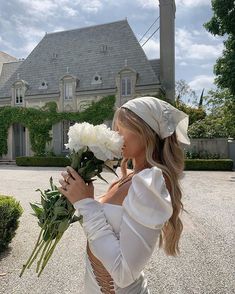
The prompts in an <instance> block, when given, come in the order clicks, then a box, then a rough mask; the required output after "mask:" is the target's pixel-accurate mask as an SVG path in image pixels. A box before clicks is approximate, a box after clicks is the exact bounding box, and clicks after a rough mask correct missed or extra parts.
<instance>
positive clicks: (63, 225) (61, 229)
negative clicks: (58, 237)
mask: <svg viewBox="0 0 235 294" xmlns="http://www.w3.org/2000/svg"><path fill="white" fill-rule="evenodd" d="M68 227H69V222H68V219H66V220H65V221H63V222H61V223H60V224H59V226H58V232H59V233H63V232H65V231H66V230H67V229H68Z"/></svg>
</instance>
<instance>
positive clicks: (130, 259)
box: [60, 97, 189, 294]
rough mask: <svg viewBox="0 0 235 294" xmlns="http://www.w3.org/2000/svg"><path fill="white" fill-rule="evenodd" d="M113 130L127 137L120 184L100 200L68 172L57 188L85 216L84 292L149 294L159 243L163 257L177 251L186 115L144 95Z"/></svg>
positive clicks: (127, 107) (120, 112)
mask: <svg viewBox="0 0 235 294" xmlns="http://www.w3.org/2000/svg"><path fill="white" fill-rule="evenodd" d="M113 127H114V129H115V130H117V131H118V132H119V133H120V134H121V135H122V136H123V137H124V146H123V150H122V151H123V161H122V164H121V170H122V177H121V179H120V180H119V181H117V182H115V183H114V184H112V185H111V187H110V188H109V190H108V191H107V193H106V194H105V195H103V197H101V198H100V200H99V201H96V200H94V188H93V185H92V183H91V184H89V185H86V184H85V183H84V181H83V180H82V179H81V178H80V177H79V176H78V175H77V174H76V172H75V171H74V170H73V169H72V168H70V167H68V170H67V173H62V175H63V180H60V183H61V185H62V187H61V188H60V191H61V192H62V193H63V194H64V195H65V196H66V197H67V198H68V200H69V201H70V202H71V203H73V205H74V207H75V208H76V209H77V210H78V212H79V213H80V214H81V215H82V216H83V224H82V226H83V229H84V232H85V234H86V236H87V241H88V242H87V260H86V262H87V266H86V274H85V293H87V294H96V293H122V294H144V293H149V290H148V289H147V283H146V279H145V278H144V274H143V272H142V270H143V268H144V267H145V265H146V264H147V262H148V261H149V259H150V257H151V255H152V253H153V251H154V248H155V245H156V242H157V240H158V238H159V246H160V247H162V248H163V249H164V250H165V252H166V254H168V255H173V256H174V255H176V254H177V253H179V246H178V244H179V239H180V235H181V232H182V228H183V226H182V223H181V220H180V218H179V214H180V212H181V210H182V208H183V205H182V203H181V190H180V186H179V177H180V175H181V174H182V171H183V168H184V156H183V152H182V150H181V148H180V145H179V142H182V143H186V144H188V143H189V139H188V137H187V128H188V116H187V115H186V114H185V113H183V112H181V111H179V110H177V109H176V108H174V107H173V106H171V105H170V104H168V103H166V102H164V101H161V100H159V99H157V98H154V97H141V98H136V99H133V100H130V101H128V102H127V103H125V104H124V105H123V106H122V107H121V108H120V109H118V110H117V111H116V113H115V116H114V120H113ZM129 159H131V160H132V163H133V171H132V172H129V171H128V170H127V161H128V160H129Z"/></svg>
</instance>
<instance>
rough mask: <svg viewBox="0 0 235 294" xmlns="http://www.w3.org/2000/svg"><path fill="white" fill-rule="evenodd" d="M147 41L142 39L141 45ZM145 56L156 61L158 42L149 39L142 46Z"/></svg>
mask: <svg viewBox="0 0 235 294" xmlns="http://www.w3.org/2000/svg"><path fill="white" fill-rule="evenodd" d="M146 40H147V38H145V39H143V40H142V41H141V44H144V42H145V41H146ZM143 49H144V52H145V54H146V55H147V56H148V59H156V58H159V56H160V43H159V41H156V40H153V39H150V40H148V42H147V43H146V44H145V45H144V46H143Z"/></svg>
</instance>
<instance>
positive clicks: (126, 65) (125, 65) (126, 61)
mask: <svg viewBox="0 0 235 294" xmlns="http://www.w3.org/2000/svg"><path fill="white" fill-rule="evenodd" d="M125 67H127V59H125Z"/></svg>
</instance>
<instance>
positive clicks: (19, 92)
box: [15, 87, 23, 104]
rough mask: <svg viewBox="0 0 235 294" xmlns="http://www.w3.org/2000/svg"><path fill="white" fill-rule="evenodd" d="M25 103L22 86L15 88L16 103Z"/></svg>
mask: <svg viewBox="0 0 235 294" xmlns="http://www.w3.org/2000/svg"><path fill="white" fill-rule="evenodd" d="M22 103H23V91H22V88H21V87H18V88H16V89H15V104H22Z"/></svg>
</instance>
